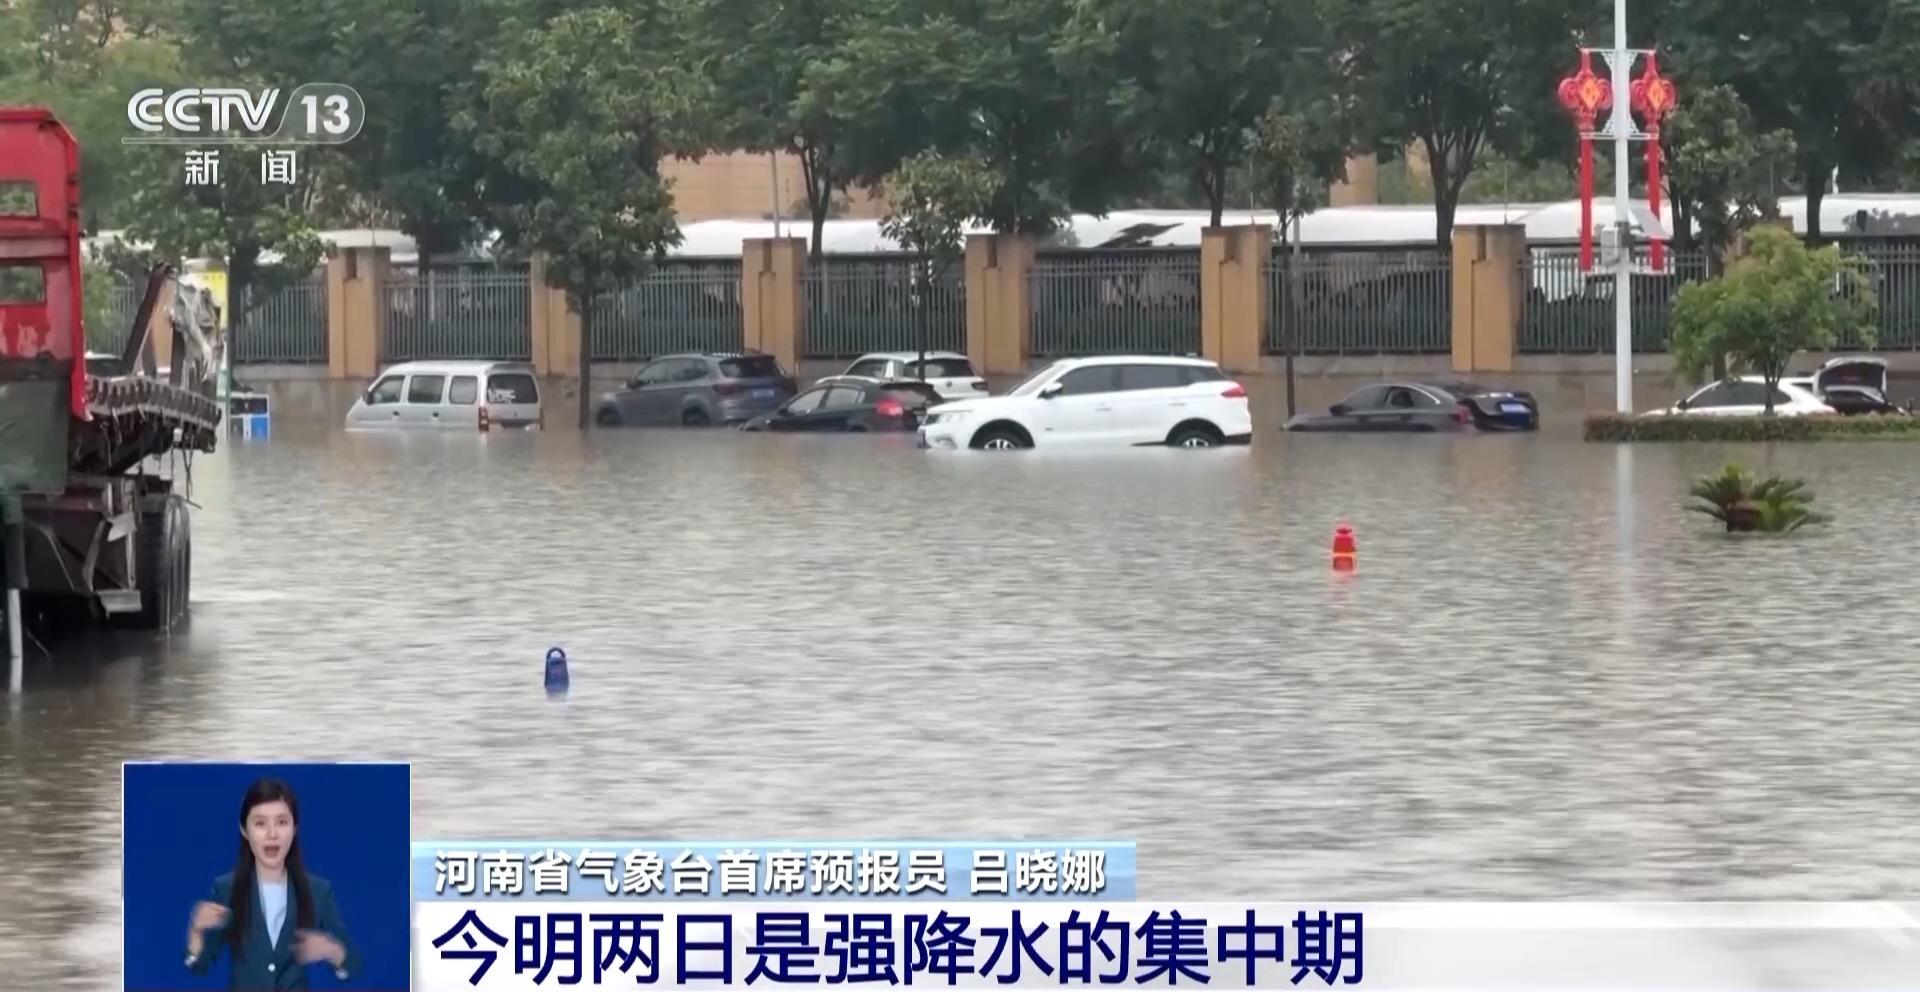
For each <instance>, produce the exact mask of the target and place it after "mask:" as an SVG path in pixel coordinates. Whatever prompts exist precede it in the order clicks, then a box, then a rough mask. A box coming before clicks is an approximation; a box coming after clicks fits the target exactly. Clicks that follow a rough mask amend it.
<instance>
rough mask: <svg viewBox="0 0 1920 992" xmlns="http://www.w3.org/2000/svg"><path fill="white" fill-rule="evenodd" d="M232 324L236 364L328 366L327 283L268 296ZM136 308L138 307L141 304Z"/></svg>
mask: <svg viewBox="0 0 1920 992" xmlns="http://www.w3.org/2000/svg"><path fill="white" fill-rule="evenodd" d="M262 292H266V291H265V290H256V291H255V294H256V295H255V298H256V300H257V301H258V302H256V303H255V304H254V305H253V306H252V307H250V308H249V309H248V310H247V312H246V313H244V314H241V315H240V316H239V318H238V319H237V320H235V321H230V326H231V328H232V329H231V330H230V331H229V332H228V333H229V334H230V335H231V339H232V342H233V344H232V347H233V361H234V363H235V364H240V363H245V362H254V363H275V364H315V363H318V364H325V363H326V360H327V280H326V278H325V277H324V276H320V277H309V278H307V279H304V280H301V281H300V282H296V283H293V284H292V285H289V286H284V287H281V288H280V289H278V290H275V291H272V292H271V293H269V294H268V295H266V296H264V297H261V296H259V295H258V294H259V293H262ZM134 305H135V306H136V307H137V306H139V302H138V300H136V301H135V303H134Z"/></svg>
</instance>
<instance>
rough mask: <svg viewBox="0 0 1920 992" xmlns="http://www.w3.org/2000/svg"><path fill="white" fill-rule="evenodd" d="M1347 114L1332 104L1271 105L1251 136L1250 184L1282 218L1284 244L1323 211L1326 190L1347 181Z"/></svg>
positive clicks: (1281, 102)
mask: <svg viewBox="0 0 1920 992" xmlns="http://www.w3.org/2000/svg"><path fill="white" fill-rule="evenodd" d="M1350 123H1351V116H1350V112H1349V110H1348V108H1345V107H1343V106H1341V105H1340V104H1339V103H1338V102H1337V101H1335V100H1333V99H1331V98H1325V99H1321V100H1318V101H1314V102H1310V103H1304V104H1291V103H1289V102H1288V101H1287V100H1285V99H1284V98H1280V99H1275V100H1274V101H1273V103H1272V104H1270V105H1269V106H1268V107H1267V110H1266V112H1265V113H1263V114H1261V115H1260V120H1259V121H1258V122H1257V123H1256V125H1255V128H1254V134H1253V140H1252V144H1253V148H1252V156H1251V157H1252V162H1253V182H1254V184H1255V186H1256V187H1257V189H1258V192H1259V194H1260V196H1261V199H1262V201H1263V202H1264V203H1265V204H1266V205H1267V206H1269V207H1271V208H1272V209H1273V210H1274V211H1275V212H1276V213H1278V214H1279V215H1280V236H1281V238H1282V240H1285V239H1287V238H1289V237H1291V234H1290V233H1289V232H1290V231H1291V230H1292V227H1293V224H1294V223H1295V222H1297V221H1298V220H1299V219H1300V218H1302V217H1304V216H1306V215H1307V214H1309V213H1311V212H1313V211H1314V210H1316V209H1318V208H1320V207H1322V206H1325V205H1326V200H1327V188H1328V186H1329V185H1330V184H1332V183H1334V182H1338V181H1341V180H1344V179H1345V178H1346V162H1347V150H1348V149H1349V148H1351V147H1352V143H1353V139H1352V137H1351V133H1350V131H1349V130H1348V128H1349V126H1350Z"/></svg>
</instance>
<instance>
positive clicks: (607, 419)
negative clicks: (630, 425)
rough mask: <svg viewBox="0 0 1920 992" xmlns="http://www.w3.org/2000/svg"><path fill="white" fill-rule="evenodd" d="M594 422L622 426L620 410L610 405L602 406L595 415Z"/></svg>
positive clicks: (607, 425)
mask: <svg viewBox="0 0 1920 992" xmlns="http://www.w3.org/2000/svg"><path fill="white" fill-rule="evenodd" d="M593 422H594V423H596V424H599V425H600V426H602V427H618V426H620V412H619V411H618V410H615V409H614V408H613V407H610V406H606V407H601V408H600V412H599V413H596V414H594V415H593Z"/></svg>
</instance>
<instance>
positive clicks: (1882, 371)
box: [1642, 355, 1913, 417]
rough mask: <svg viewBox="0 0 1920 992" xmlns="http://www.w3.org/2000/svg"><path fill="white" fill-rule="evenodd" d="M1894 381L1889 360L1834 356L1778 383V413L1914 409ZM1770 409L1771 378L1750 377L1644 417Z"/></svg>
mask: <svg viewBox="0 0 1920 992" xmlns="http://www.w3.org/2000/svg"><path fill="white" fill-rule="evenodd" d="M1891 384H1892V373H1891V370H1890V368H1889V365H1888V363H1887V360H1886V359H1884V358H1878V357H1875V356H1872V355H1846V356H1842V357H1839V358H1834V359H1831V360H1829V361H1828V362H1827V363H1826V364H1824V365H1822V366H1820V368H1818V369H1816V370H1814V371H1813V372H1812V373H1811V374H1808V375H1797V376H1786V377H1783V378H1782V379H1781V380H1780V381H1779V382H1778V383H1777V384H1775V386H1774V389H1773V414H1774V416H1776V417H1809V416H1819V415H1832V414H1845V415H1849V416H1858V415H1860V414H1902V413H1912V412H1913V408H1912V404H1911V403H1909V404H1908V406H1907V407H1906V408H1904V409H1903V408H1902V407H1900V406H1898V405H1897V404H1895V403H1894V402H1893V401H1892V399H1891V398H1890V397H1891V395H1892V390H1891V388H1890V387H1891ZM1766 408H1767V380H1766V379H1765V378H1764V377H1762V376H1757V375H1747V376H1740V377H1737V378H1732V379H1724V380H1721V381H1719V382H1711V383H1708V384H1707V385H1705V386H1702V387H1701V388H1699V389H1698V390H1695V391H1694V392H1693V394H1692V395H1690V396H1688V397H1687V398H1685V399H1683V400H1681V401H1680V402H1678V403H1675V404H1674V405H1672V406H1670V407H1667V408H1665V409H1661V410H1649V411H1647V412H1646V413H1644V414H1642V416H1648V417H1674V416H1682V415H1691V416H1711V417H1758V416H1760V415H1761V414H1763V413H1765V412H1766Z"/></svg>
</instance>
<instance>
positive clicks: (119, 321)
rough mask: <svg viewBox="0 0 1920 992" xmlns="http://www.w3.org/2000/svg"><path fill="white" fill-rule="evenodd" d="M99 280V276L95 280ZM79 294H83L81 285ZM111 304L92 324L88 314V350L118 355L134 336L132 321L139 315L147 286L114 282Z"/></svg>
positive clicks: (123, 281)
mask: <svg viewBox="0 0 1920 992" xmlns="http://www.w3.org/2000/svg"><path fill="white" fill-rule="evenodd" d="M95 278H98V277H95ZM82 292H85V287H84V284H83V286H82ZM111 293H112V296H111V298H110V302H109V303H108V304H107V305H106V307H105V309H104V312H103V313H102V314H101V315H100V317H99V320H100V323H99V324H98V326H96V325H95V323H94V320H95V316H94V315H93V314H87V315H86V320H87V328H86V330H87V350H88V351H105V352H109V353H111V354H115V355H117V354H119V353H120V352H121V350H122V349H124V348H125V347H126V345H127V335H129V334H132V333H133V318H135V317H137V316H139V313H140V301H141V300H142V299H144V298H145V297H146V295H147V284H146V283H144V282H141V283H134V282H131V281H129V280H125V279H115V280H114V281H113V289H112V290H111Z"/></svg>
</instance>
